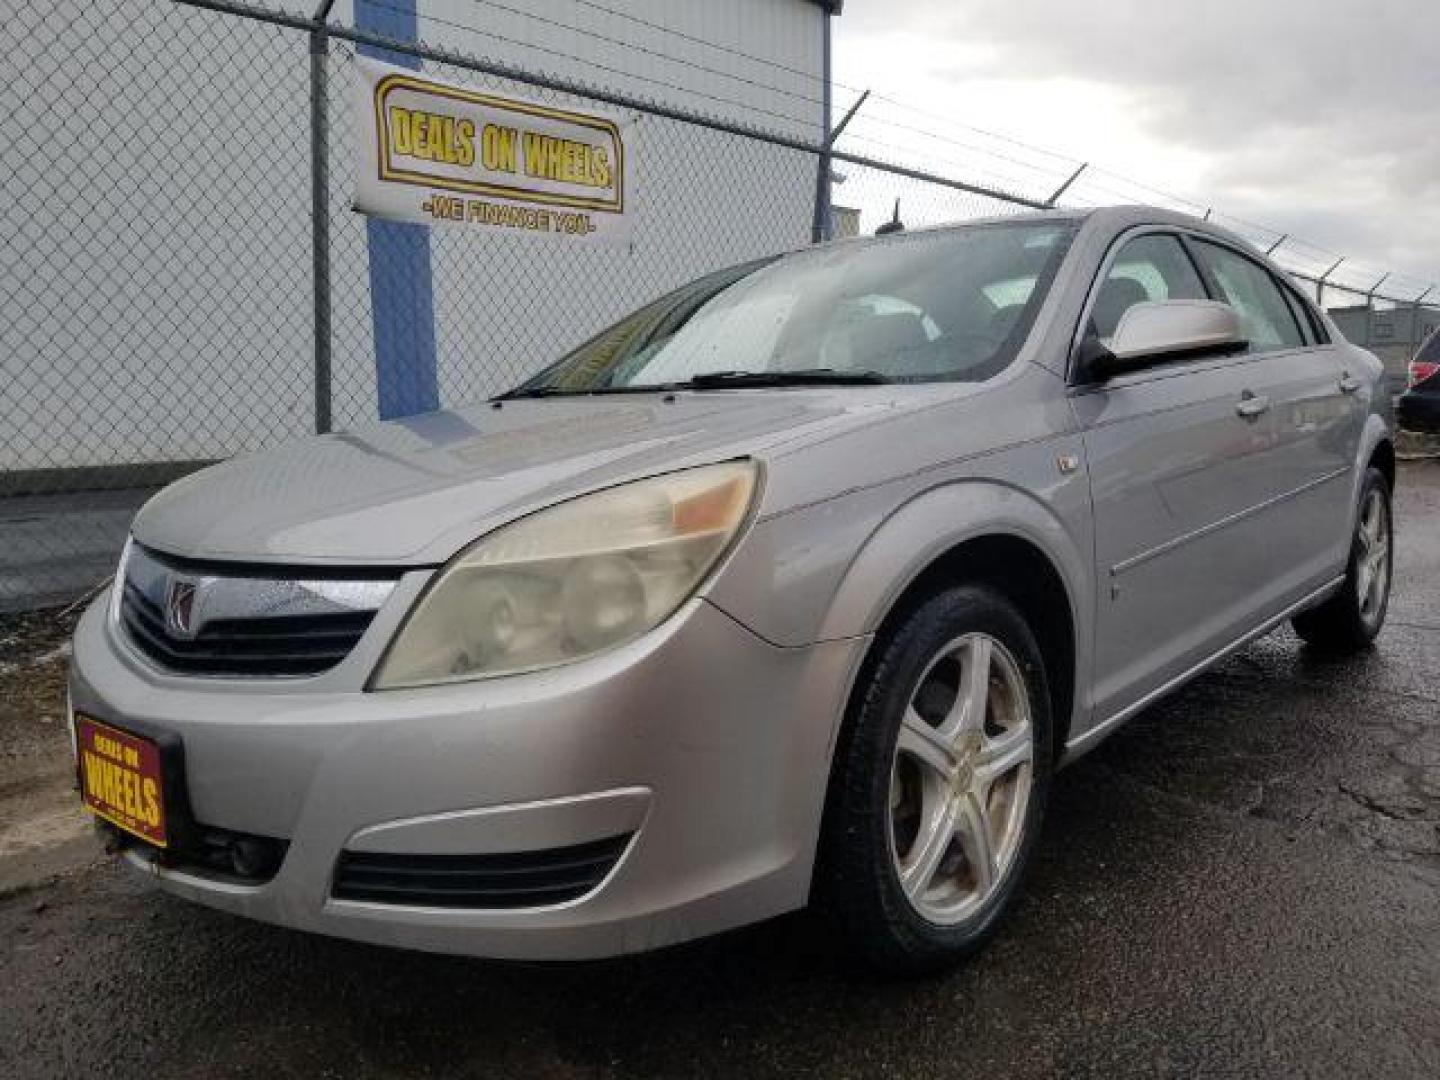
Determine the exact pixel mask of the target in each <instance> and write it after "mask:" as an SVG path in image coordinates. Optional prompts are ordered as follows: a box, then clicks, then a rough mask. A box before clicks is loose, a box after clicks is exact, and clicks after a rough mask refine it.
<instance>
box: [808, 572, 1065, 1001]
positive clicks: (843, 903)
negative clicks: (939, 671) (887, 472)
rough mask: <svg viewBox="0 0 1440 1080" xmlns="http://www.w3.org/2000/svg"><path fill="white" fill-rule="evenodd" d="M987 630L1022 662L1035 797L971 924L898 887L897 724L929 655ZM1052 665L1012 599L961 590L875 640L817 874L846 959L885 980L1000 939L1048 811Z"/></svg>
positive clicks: (822, 904) (819, 896) (834, 782)
mask: <svg viewBox="0 0 1440 1080" xmlns="http://www.w3.org/2000/svg"><path fill="white" fill-rule="evenodd" d="M974 633H981V634H985V635H989V636H990V637H991V638H993V639H995V640H996V641H998V642H1000V643H1001V644H1002V645H1004V646H1005V649H1006V650H1007V651H1008V653H1009V654H1010V657H1011V658H1012V659H1013V660H1014V661H1015V667H1016V668H1018V670H1019V673H1020V677H1021V679H1022V680H1023V683H1024V686H1025V690H1026V695H1027V700H1028V703H1029V707H1030V721H1031V731H1032V736H1033V742H1032V746H1033V758H1032V761H1031V773H1030V777H1031V778H1030V796H1029V801H1028V804H1027V805H1026V807H1025V808H1024V812H1023V813H1022V814H1019V815H1017V817H1018V820H1019V821H1020V822H1021V825H1020V828H1021V829H1022V832H1021V833H1020V837H1019V841H1018V846H1017V847H1016V848H1015V849H1014V851H1015V853H1014V855H1013V856H1012V857H1011V861H1010V862H1009V865H1008V868H1007V869H1005V870H1004V871H1003V873H1002V874H1000V875H998V876H997V878H996V879H995V885H994V886H992V891H991V892H990V893H989V894H988V898H987V899H985V900H984V901H983V903H981V904H980V906H979V907H978V909H977V910H976V911H974V912H973V913H972V914H970V915H969V916H968V917H966V918H965V919H964V920H963V921H961V922H958V923H952V924H950V925H939V924H937V923H935V922H933V921H931V920H930V919H928V918H926V917H924V916H923V915H922V914H921V913H920V912H919V911H918V910H917V908H916V906H915V905H913V904H912V903H911V901H910V900H909V898H908V897H907V896H906V894H905V892H904V890H903V889H902V887H901V884H900V880H899V872H898V870H897V868H896V866H895V859H894V858H892V838H891V829H892V827H893V826H892V821H891V814H892V810H891V769H892V761H893V759H894V754H895V748H896V741H897V738H898V735H899V730H900V722H901V718H902V715H903V714H904V712H905V710H906V708H907V706H908V705H909V704H910V697H911V694H912V693H913V692H914V691H915V690H916V688H917V685H918V684H919V683H920V681H921V679H922V677H923V676H924V675H925V673H926V670H927V667H928V665H929V664H930V662H931V660H932V658H934V657H935V656H936V655H937V654H938V653H941V652H943V650H944V649H945V648H946V645H947V643H949V642H953V641H954V640H956V639H957V638H958V637H961V636H963V635H966V634H974ZM1052 730H1053V725H1052V723H1051V716H1050V698H1049V692H1048V687H1047V684H1046V674H1045V664H1044V660H1043V658H1042V656H1041V653H1040V649H1039V646H1038V645H1037V644H1036V641H1035V636H1034V634H1033V633H1032V632H1031V630H1030V627H1029V626H1028V625H1027V624H1026V622H1025V619H1024V618H1023V617H1022V616H1021V614H1020V612H1019V611H1018V610H1017V609H1016V608H1015V606H1014V605H1013V604H1011V603H1010V601H1009V600H1007V599H1006V598H1005V597H1004V596H1002V595H1000V594H999V593H997V592H995V591H994V590H992V589H990V588H987V587H984V586H980V585H962V586H956V587H953V588H950V589H948V590H946V591H945V592H943V593H940V594H939V595H936V596H934V597H933V598H931V599H929V600H927V601H925V602H924V603H922V604H921V605H920V606H919V607H918V608H915V609H914V610H913V611H911V612H910V613H909V614H908V615H906V616H905V617H904V618H903V619H902V621H900V622H899V624H898V625H896V626H894V627H893V628H892V629H890V630H888V631H887V632H886V633H885V634H884V635H883V637H882V638H881V639H880V640H878V641H877V642H876V645H875V648H874V651H873V652H872V654H871V660H870V661H869V662H867V665H866V668H865V670H864V671H863V672H862V674H861V679H860V682H859V683H858V684H857V686H856V690H855V694H854V695H853V700H852V703H851V708H850V711H849V715H847V717H846V719H845V724H844V728H843V729H842V733H841V737H840V741H839V745H838V746H837V748H836V752H835V761H834V764H833V767H832V770H831V778H830V789H829V794H828V799H827V803H826V811H825V822H824V827H823V830H822V834H821V840H820V850H819V858H818V861H817V867H816V880H815V900H816V906H817V908H818V909H819V910H820V912H821V913H822V914H823V915H824V916H825V917H826V918H827V919H828V920H829V921H830V922H831V923H832V924H833V926H834V927H835V928H836V929H837V930H838V931H839V935H840V937H841V940H842V941H843V942H844V945H845V948H846V949H847V952H848V955H849V956H851V957H854V958H856V959H858V960H859V961H860V962H861V964H862V965H863V966H865V967H868V968H869V969H872V970H878V971H879V972H881V973H884V974H888V975H921V974H925V973H929V972H934V971H937V970H942V969H944V968H946V967H949V966H952V965H953V964H955V963H956V962H958V961H959V960H961V959H962V958H963V957H965V956H967V955H969V954H971V953H973V952H974V951H975V950H976V949H978V948H980V947H981V946H982V945H984V944H985V942H986V941H988V940H989V939H990V938H991V937H992V936H993V935H994V934H995V932H996V930H997V929H998V927H999V924H1000V922H1001V917H1002V916H1003V915H1004V913H1005V911H1006V909H1007V908H1008V907H1009V906H1010V903H1011V901H1012V899H1013V898H1014V894H1015V891H1016V888H1017V886H1018V885H1019V882H1020V880H1021V878H1022V877H1023V875H1024V872H1025V867H1026V865H1027V863H1028V862H1029V859H1030V855H1031V853H1032V851H1033V849H1034V846H1035V843H1036V839H1037V837H1038V835H1039V832H1040V823H1041V821H1042V819H1043V817H1044V813H1045V803H1046V799H1047V796H1048V794H1049V789H1050V778H1051V773H1052V770H1053V762H1054V752H1053V747H1052V745H1051V739H1052V734H1051V733H1052Z"/></svg>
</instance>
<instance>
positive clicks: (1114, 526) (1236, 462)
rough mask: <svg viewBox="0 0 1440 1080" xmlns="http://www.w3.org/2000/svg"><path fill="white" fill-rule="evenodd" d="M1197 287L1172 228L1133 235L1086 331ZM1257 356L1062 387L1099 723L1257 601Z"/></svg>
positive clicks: (1264, 476)
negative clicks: (1088, 558) (1085, 502)
mask: <svg viewBox="0 0 1440 1080" xmlns="http://www.w3.org/2000/svg"><path fill="white" fill-rule="evenodd" d="M1208 296H1209V290H1208V289H1207V288H1206V286H1205V284H1204V282H1203V280H1202V278H1201V277H1200V274H1199V272H1198V269H1197V266H1196V264H1195V262H1194V259H1193V258H1192V256H1191V255H1190V254H1189V252H1187V250H1186V249H1185V248H1184V247H1183V246H1182V244H1181V242H1180V240H1179V239H1178V238H1177V237H1176V236H1174V235H1172V234H1169V233H1164V232H1148V233H1143V234H1141V235H1139V236H1136V237H1134V238H1132V239H1130V240H1128V241H1126V242H1125V243H1124V245H1123V246H1121V247H1120V248H1119V250H1118V252H1117V254H1116V255H1115V256H1114V257H1113V258H1112V259H1111V260H1110V261H1109V263H1108V264H1107V268H1106V270H1105V271H1103V280H1102V283H1101V285H1100V287H1099V289H1098V290H1097V292H1096V296H1095V299H1094V301H1093V308H1092V311H1091V314H1090V322H1089V332H1090V333H1093V334H1095V335H1096V336H1098V337H1099V338H1100V340H1101V341H1102V342H1104V341H1105V340H1106V339H1107V338H1108V336H1109V335H1111V334H1113V333H1114V331H1115V328H1116V326H1117V325H1118V323H1119V320H1120V316H1121V315H1122V314H1123V313H1124V311H1125V310H1126V309H1127V308H1128V307H1129V306H1130V305H1131V304H1134V303H1138V302H1140V301H1143V300H1166V299H1203V298H1206V297H1208ZM1264 361H1265V354H1264V353H1263V352H1261V353H1249V354H1244V355H1239V356H1226V357H1211V358H1206V359H1201V360H1181V361H1175V362H1172V363H1168V364H1162V365H1157V366H1156V367H1152V368H1147V369H1144V370H1141V371H1136V372H1132V373H1129V374H1126V375H1122V376H1119V377H1115V378H1112V379H1109V380H1108V381H1106V382H1104V383H1100V384H1096V385H1093V386H1086V387H1078V388H1077V389H1076V391H1075V393H1074V396H1073V398H1072V402H1073V407H1074V409H1075V412H1076V416H1077V419H1078V421H1079V423H1080V425H1081V428H1082V432H1083V437H1084V441H1085V450H1086V458H1087V462H1088V468H1089V473H1090V482H1091V495H1092V502H1093V506H1094V515H1095V574H1096V582H1097V585H1096V605H1097V610H1096V613H1095V642H1094V663H1095V669H1094V688H1095V690H1094V692H1095V699H1094V706H1095V710H1096V712H1095V715H1096V717H1097V719H1099V720H1103V719H1107V718H1109V717H1111V716H1113V715H1114V714H1116V713H1118V712H1120V711H1122V710H1123V709H1125V708H1126V707H1128V706H1130V705H1132V704H1134V703H1135V702H1137V701H1140V700H1141V699H1143V698H1145V697H1146V696H1147V695H1149V694H1150V693H1152V692H1153V691H1155V690H1157V689H1159V688H1160V687H1162V686H1164V685H1165V684H1166V683H1167V682H1169V681H1171V680H1172V679H1174V678H1175V677H1177V676H1179V675H1181V674H1183V673H1185V672H1186V671H1188V670H1189V669H1190V668H1192V667H1193V666H1195V665H1196V664H1198V663H1200V662H1202V661H1204V660H1205V659H1207V658H1208V657H1209V656H1211V655H1213V653H1214V652H1216V651H1217V650H1219V649H1221V648H1223V647H1224V646H1225V645H1227V644H1229V643H1230V642H1231V641H1233V640H1234V639H1235V638H1236V637H1237V636H1238V635H1239V634H1241V633H1243V632H1244V630H1245V629H1246V628H1247V627H1248V626H1250V625H1253V623H1254V621H1255V620H1256V619H1257V618H1258V617H1259V612H1260V611H1261V609H1262V608H1263V607H1264V600H1263V599H1262V597H1263V596H1265V595H1266V594H1267V593H1268V591H1269V589H1270V587H1271V586H1270V582H1271V581H1272V579H1273V578H1274V576H1275V573H1276V569H1277V567H1278V566H1279V565H1280V563H1281V555H1280V553H1278V552H1276V551H1275V550H1274V549H1273V546H1272V544H1271V536H1270V535H1269V531H1268V530H1269V527H1268V526H1267V525H1266V524H1265V523H1264V522H1265V519H1266V518H1267V514H1266V513H1265V512H1264V509H1265V507H1267V506H1268V505H1269V504H1271V503H1272V502H1273V501H1274V500H1275V499H1276V497H1277V495H1279V494H1280V491H1281V489H1282V487H1283V479H1282V476H1281V463H1280V462H1279V461H1277V459H1276V456H1275V451H1276V446H1277V440H1276V428H1275V413H1274V409H1273V405H1269V403H1267V402H1266V401H1265V400H1264V398H1265V396H1266V393H1265V392H1266V380H1267V378H1268V375H1267V370H1266V368H1265V364H1264ZM1267 405H1268V406H1269V407H1267Z"/></svg>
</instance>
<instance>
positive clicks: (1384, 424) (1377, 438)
mask: <svg viewBox="0 0 1440 1080" xmlns="http://www.w3.org/2000/svg"><path fill="white" fill-rule="evenodd" d="M1386 442H1388V443H1390V444H1391V445H1392V447H1393V445H1394V442H1395V435H1394V432H1393V430H1392V429H1391V426H1390V424H1389V422H1388V421H1387V420H1386V418H1385V417H1383V416H1381V415H1380V413H1379V412H1371V413H1369V414H1368V415H1367V416H1366V417H1365V427H1364V429H1363V430H1362V431H1361V433H1360V444H1359V446H1360V450H1359V453H1358V454H1357V455H1356V458H1355V475H1354V476H1353V477H1352V480H1351V485H1350V487H1351V490H1350V514H1351V519H1352V520H1351V522H1350V526H1351V530H1352V531H1353V530H1354V527H1355V520H1354V518H1355V516H1356V515H1358V514H1359V512H1360V485H1361V484H1363V483H1364V482H1365V469H1366V466H1367V465H1368V464H1369V462H1370V459H1371V457H1373V456H1374V454H1375V450H1376V448H1377V447H1378V446H1379V445H1380V444H1381V443H1386Z"/></svg>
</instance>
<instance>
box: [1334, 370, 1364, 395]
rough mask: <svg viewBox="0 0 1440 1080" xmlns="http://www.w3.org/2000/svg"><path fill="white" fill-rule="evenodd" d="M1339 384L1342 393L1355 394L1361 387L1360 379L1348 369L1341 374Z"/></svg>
mask: <svg viewBox="0 0 1440 1080" xmlns="http://www.w3.org/2000/svg"><path fill="white" fill-rule="evenodd" d="M1339 386H1340V392H1341V393H1342V394H1353V393H1355V391H1356V390H1359V389H1360V380H1359V379H1357V378H1355V376H1354V375H1351V374H1350V372H1348V371H1347V372H1345V373H1344V374H1342V375H1341V376H1340V383H1339Z"/></svg>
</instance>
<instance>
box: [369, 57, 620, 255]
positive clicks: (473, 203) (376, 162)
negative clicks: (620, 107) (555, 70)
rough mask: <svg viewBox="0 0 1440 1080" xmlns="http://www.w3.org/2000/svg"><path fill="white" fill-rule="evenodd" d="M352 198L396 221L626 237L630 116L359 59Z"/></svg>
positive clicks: (565, 235)
mask: <svg viewBox="0 0 1440 1080" xmlns="http://www.w3.org/2000/svg"><path fill="white" fill-rule="evenodd" d="M355 63H356V67H357V69H358V71H359V75H360V87H361V94H360V131H361V133H362V137H361V140H360V143H361V155H362V156H361V161H360V171H359V175H360V179H359V183H358V185H357V187H356V193H355V209H357V210H359V211H361V212H362V213H366V214H374V215H376V216H379V217H387V218H395V219H398V220H401V221H418V222H427V223H435V222H449V223H454V224H458V225H468V226H471V227H474V228H483V229H490V230H492V231H497V232H514V233H524V234H531V235H547V236H557V237H561V238H566V239H571V240H592V241H593V240H601V241H608V242H612V243H626V242H628V241H629V239H630V227H631V214H632V210H631V205H630V199H631V191H630V181H631V179H632V176H631V172H630V167H631V161H632V160H633V157H634V134H635V123H634V121H633V120H626V119H622V118H619V117H615V116H609V115H602V114H599V113H594V112H588V111H587V112H575V111H572V110H568V109H557V108H554V107H553V106H550V105H544V104H541V103H539V102H536V101H526V100H524V99H521V98H512V97H497V96H495V95H493V94H484V93H480V92H478V91H476V90H473V89H470V88H468V87H464V86H456V85H453V84H451V83H442V82H436V81H435V80H433V79H428V78H421V77H420V76H419V75H418V74H416V73H415V72H413V71H410V70H409V69H407V68H401V67H394V66H392V65H390V64H384V63H380V62H379V61H376V60H371V59H369V58H365V57H360V58H357V59H356V61H355Z"/></svg>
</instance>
